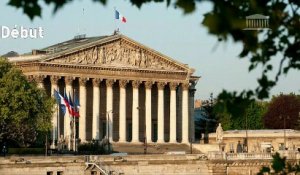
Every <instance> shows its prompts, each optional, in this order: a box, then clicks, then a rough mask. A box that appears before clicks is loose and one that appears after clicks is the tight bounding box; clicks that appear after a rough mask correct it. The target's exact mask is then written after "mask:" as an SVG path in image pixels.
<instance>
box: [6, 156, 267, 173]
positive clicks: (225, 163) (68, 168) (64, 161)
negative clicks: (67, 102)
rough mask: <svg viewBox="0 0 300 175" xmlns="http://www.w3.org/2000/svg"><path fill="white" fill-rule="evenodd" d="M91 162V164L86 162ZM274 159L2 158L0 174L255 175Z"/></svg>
mask: <svg viewBox="0 0 300 175" xmlns="http://www.w3.org/2000/svg"><path fill="white" fill-rule="evenodd" d="M86 160H88V161H86ZM270 161H271V160H207V157H206V156H205V155H204V154H193V155H164V154H159V155H128V156H122V157H120V156H102V155H101V156H88V157H85V156H60V157H59V156H49V157H43V156H39V157H30V156H26V157H18V156H12V157H5V158H3V157H1V158H0V174H3V175H4V174H5V175H47V172H53V175H54V174H55V175H56V174H57V172H62V173H63V175H91V174H92V172H97V174H98V175H99V174H100V171H99V169H97V168H96V167H95V166H87V165H86V162H90V163H95V164H97V165H99V167H101V168H103V169H105V170H112V171H115V172H119V173H123V174H125V175H126V174H129V175H134V174H142V175H147V174H149V175H150V174H153V175H158V174H184V175H196V174H197V175H254V174H256V173H257V172H258V171H259V169H260V168H261V166H270Z"/></svg>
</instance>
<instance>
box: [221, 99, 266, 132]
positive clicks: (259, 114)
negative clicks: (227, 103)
mask: <svg viewBox="0 0 300 175" xmlns="http://www.w3.org/2000/svg"><path fill="white" fill-rule="evenodd" d="M267 106H268V103H267V102H258V101H253V102H251V103H250V104H249V105H248V107H247V108H246V110H245V113H243V114H241V115H239V116H238V117H236V116H235V115H231V114H230V113H228V112H222V113H218V110H216V112H217V118H218V121H219V122H220V123H222V127H223V129H224V130H232V129H242V130H243V129H263V128H264V125H263V116H264V114H265V113H266V111H267Z"/></svg>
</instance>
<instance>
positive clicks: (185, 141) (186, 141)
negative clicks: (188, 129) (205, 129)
mask: <svg viewBox="0 0 300 175" xmlns="http://www.w3.org/2000/svg"><path fill="white" fill-rule="evenodd" d="M181 143H186V144H189V143H190V142H189V141H188V140H182V141H181Z"/></svg>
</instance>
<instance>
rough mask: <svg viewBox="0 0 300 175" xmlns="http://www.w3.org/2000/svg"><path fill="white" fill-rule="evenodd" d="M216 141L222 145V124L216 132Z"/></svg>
mask: <svg viewBox="0 0 300 175" xmlns="http://www.w3.org/2000/svg"><path fill="white" fill-rule="evenodd" d="M216 141H217V143H222V141H223V128H222V126H221V123H219V126H218V127H217V130H216Z"/></svg>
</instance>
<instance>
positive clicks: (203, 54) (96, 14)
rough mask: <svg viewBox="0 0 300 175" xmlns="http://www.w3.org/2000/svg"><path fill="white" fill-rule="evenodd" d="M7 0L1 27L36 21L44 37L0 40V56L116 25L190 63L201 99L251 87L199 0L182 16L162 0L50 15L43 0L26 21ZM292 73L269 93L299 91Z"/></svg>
mask: <svg viewBox="0 0 300 175" xmlns="http://www.w3.org/2000/svg"><path fill="white" fill-rule="evenodd" d="M7 2H8V0H4V1H0V15H1V18H0V25H1V26H8V27H10V28H13V27H14V25H18V26H21V25H22V26H24V27H26V28H36V27H40V26H41V27H43V28H44V35H45V36H44V38H43V39H11V38H10V39H0V55H2V54H4V53H7V52H9V51H11V50H14V51H17V52H18V53H24V52H29V51H31V50H32V49H38V48H43V47H45V46H48V45H51V44H55V43H58V42H62V41H65V40H68V39H71V38H73V37H74V36H75V35H76V34H78V33H80V34H81V33H85V34H87V36H98V35H110V34H112V33H113V31H114V29H115V28H116V26H118V27H119V28H120V30H121V33H122V34H124V35H126V36H128V37H130V38H132V39H134V40H136V41H138V42H140V43H142V44H144V45H146V46H148V47H151V48H153V49H155V50H157V51H159V52H161V53H163V54H165V55H168V56H170V57H172V58H174V59H175V60H178V61H180V62H182V63H186V64H188V65H189V66H191V67H193V68H194V69H195V70H196V72H195V75H198V76H201V79H200V80H199V82H198V84H197V87H196V88H197V92H196V98H200V99H207V98H209V94H210V93H211V92H212V93H214V95H217V94H218V93H219V92H221V91H222V89H227V90H231V91H232V90H237V91H241V90H242V89H249V88H252V89H253V88H255V87H257V82H256V79H257V77H259V76H260V72H261V70H260V69H258V70H256V71H254V72H251V73H249V72H248V66H249V62H248V61H247V60H241V59H238V54H239V51H240V50H241V45H240V44H235V43H232V42H231V41H228V42H227V43H218V42H217V39H216V38H215V37H214V36H211V35H209V34H208V32H207V30H206V28H204V26H202V25H201V21H202V19H203V14H204V13H205V12H207V11H209V9H210V8H211V5H210V4H207V3H205V4H203V3H202V4H199V5H197V11H196V12H194V13H193V14H190V15H183V13H182V11H181V10H179V9H175V8H174V7H173V6H170V7H169V8H167V7H166V4H165V3H150V4H147V5H144V6H143V7H142V8H141V9H138V8H137V7H135V6H132V5H131V4H130V3H129V2H128V1H112V0H110V1H109V2H108V4H107V5H106V6H102V5H101V4H100V3H94V2H92V0H85V1H83V0H81V1H80V0H74V2H72V3H69V4H67V5H66V6H65V7H63V8H62V9H61V10H60V11H58V12H57V13H56V14H52V11H53V6H44V5H43V7H44V8H43V14H42V18H36V19H35V20H33V21H30V20H29V18H28V17H27V16H25V15H24V14H23V13H22V11H21V10H17V9H15V8H13V7H10V6H7V5H6V3H7ZM114 7H116V8H117V9H118V10H119V11H120V12H121V13H122V14H123V15H124V16H125V17H126V18H127V23H126V24H120V23H116V22H115V20H114ZM83 9H84V13H83ZM276 61H278V59H277V60H276ZM276 61H274V63H275V64H276V63H277V62H276ZM297 75H299V73H298V72H297V71H291V72H290V73H289V75H288V76H287V77H282V78H281V79H280V82H279V83H278V85H277V86H276V87H275V88H274V89H273V90H272V91H271V93H272V94H278V93H280V92H283V93H290V92H295V93H299V92H300V91H299V89H300V87H299V82H300V76H297Z"/></svg>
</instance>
